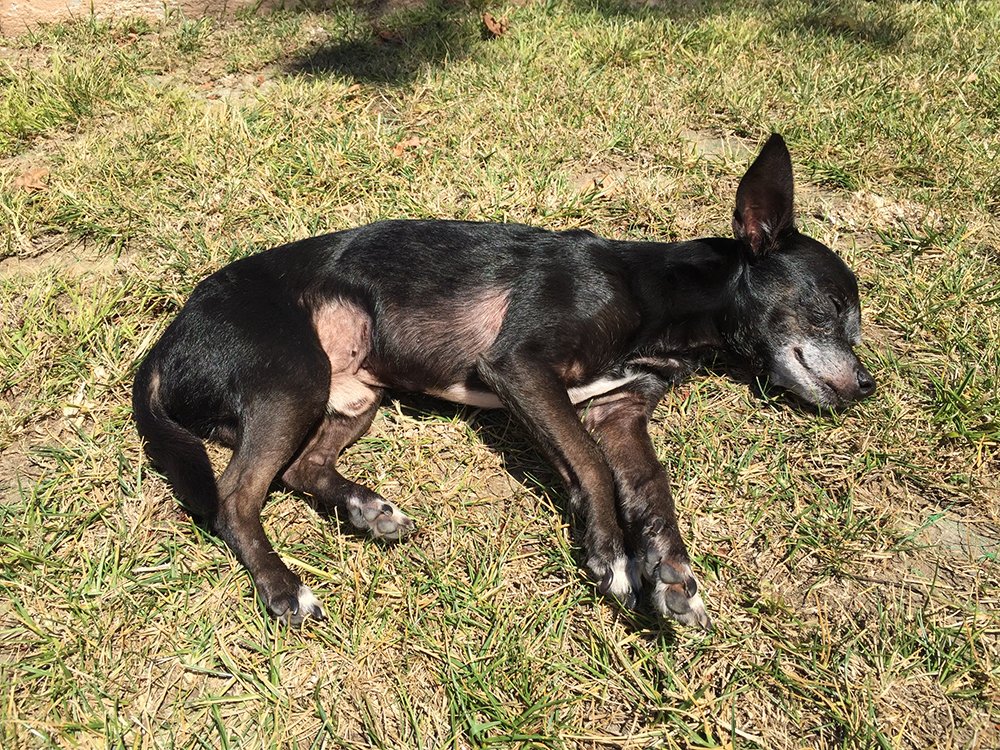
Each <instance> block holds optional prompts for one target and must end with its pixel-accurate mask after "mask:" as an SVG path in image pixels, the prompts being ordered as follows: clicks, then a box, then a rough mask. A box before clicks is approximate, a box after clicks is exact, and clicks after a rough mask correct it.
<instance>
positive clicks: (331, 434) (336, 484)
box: [281, 389, 415, 539]
mask: <svg viewBox="0 0 1000 750" xmlns="http://www.w3.org/2000/svg"><path fill="white" fill-rule="evenodd" d="M358 390H360V389H358ZM370 393H371V396H370V398H371V403H370V405H367V406H363V407H362V408H360V409H357V411H358V413H356V414H354V415H353V416H352V415H350V414H343V413H337V412H335V413H332V414H327V416H326V417H325V418H324V419H323V421H322V422H321V423H320V424H319V426H318V427H317V428H316V431H315V432H314V433H313V435H312V437H311V438H310V439H309V442H308V443H307V444H306V446H305V447H304V448H303V449H302V451H301V452H300V453H299V455H298V456H297V457H296V458H295V461H294V462H293V463H292V464H291V465H290V466H289V467H288V468H287V469H286V470H285V472H284V473H283V474H282V476H281V481H282V482H284V483H285V484H286V485H287V486H288V487H290V488H291V489H293V490H295V491H297V492H303V493H305V494H307V495H309V496H310V497H311V498H312V501H313V503H314V504H315V506H316V508H317V510H318V511H319V512H320V513H323V514H325V515H328V516H333V515H337V516H338V517H341V518H347V519H348V520H349V521H350V522H351V524H352V525H353V526H354V527H355V528H357V529H361V530H364V531H368V532H369V533H371V535H372V536H374V537H377V538H381V539H399V538H401V537H403V536H405V535H407V534H409V533H410V532H412V531H413V530H414V528H415V527H414V524H413V521H412V520H410V518H409V517H408V516H407V515H406V514H405V513H403V512H402V511H401V510H399V508H397V507H396V506H395V505H393V504H392V503H390V502H389V501H388V500H386V499H385V498H383V497H382V496H381V495H379V494H378V493H376V492H372V491H371V490H370V489H368V488H367V487H364V486H362V485H360V484H357V483H356V482H352V481H350V480H349V479H345V478H344V477H343V476H341V474H340V472H338V471H337V469H336V464H337V457H338V456H339V455H340V452H341V451H342V450H344V448H346V447H347V446H348V445H350V444H351V443H353V442H354V441H355V440H357V439H358V438H359V437H361V436H362V435H363V434H364V433H365V432H366V431H367V430H368V427H369V426H370V425H371V423H372V419H373V418H374V417H375V412H376V410H377V409H378V404H379V396H380V394H381V392H380V391H378V390H376V389H370ZM356 403H357V402H356Z"/></svg>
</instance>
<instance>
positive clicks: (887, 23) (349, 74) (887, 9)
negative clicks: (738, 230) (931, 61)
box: [285, 0, 908, 85]
mask: <svg viewBox="0 0 1000 750" xmlns="http://www.w3.org/2000/svg"><path fill="white" fill-rule="evenodd" d="M897 4H898V3H896V2H888V3H885V4H874V3H868V2H860V3H858V2H854V3H847V4H846V5H845V4H841V3H833V2H829V0H813V2H812V3H810V4H809V6H808V7H807V8H806V9H805V10H804V11H802V12H801V14H800V15H798V16H797V17H796V16H792V15H790V14H788V12H787V11H784V10H783V9H782V6H781V4H780V3H772V4H771V6H772V10H771V12H772V13H773V15H774V21H775V30H779V29H782V28H784V29H787V30H790V31H799V32H803V31H804V32H806V33H809V34H813V35H816V36H825V37H838V38H842V39H847V40H850V41H853V42H856V43H862V44H871V45H875V46H878V47H879V48H882V49H887V48H891V47H893V46H896V45H898V44H899V43H900V42H902V41H903V39H905V37H906V35H907V33H908V32H907V30H906V29H905V28H903V26H902V25H901V24H900V23H899V22H898V20H897V14H896V12H895V7H896V5H897ZM325 5H326V7H333V6H337V7H339V8H341V9H342V8H344V7H345V5H346V6H347V7H352V8H353V9H354V10H355V11H356V12H357V13H358V15H359V16H360V17H361V19H362V22H361V24H360V25H359V27H358V28H357V30H356V31H355V32H353V33H351V34H350V35H348V36H345V37H342V38H336V39H332V40H330V41H329V42H327V43H325V44H322V45H320V46H317V47H315V48H314V49H312V50H310V51H308V52H306V53H305V54H302V55H300V56H298V57H295V58H293V59H291V60H289V61H288V63H287V64H286V66H285V70H286V72H287V73H288V74H289V75H311V76H324V75H338V76H343V77H346V78H351V79H354V80H358V81H366V82H372V83H384V84H394V85H401V84H405V83H406V82H408V81H409V80H411V79H412V78H413V77H414V76H415V75H416V74H417V72H418V71H419V70H421V69H422V68H423V67H425V66H427V65H443V64H444V63H445V62H446V61H448V60H460V59H464V58H467V57H469V56H471V55H473V54H475V51H476V49H477V48H479V46H480V45H481V44H483V43H484V41H485V40H488V39H490V38H491V36H490V34H489V33H488V32H487V31H486V29H485V27H484V25H483V21H482V14H483V12H484V10H489V8H490V4H489V2H488V0H374V2H365V0H355V1H354V2H346V3H344V2H337V3H327V4H325ZM570 5H571V7H573V8H574V9H576V10H577V11H578V12H580V13H594V12H596V13H599V14H601V15H604V16H606V17H608V18H615V17H627V18H643V17H662V18H669V19H672V20H675V21H678V22H695V21H697V20H698V19H701V18H705V17H710V16H719V15H723V16H724V15H729V14H731V13H745V5H744V4H743V3H740V2H735V0H687V1H675V0H571V2H570ZM323 6H324V3H322V2H320V3H311V4H306V6H305V7H311V8H312V9H314V10H315V9H316V8H317V7H323ZM855 6H857V7H855ZM783 14H784V15H785V17H784V18H782V15H783ZM512 33H517V31H516V29H515V30H514V31H513V32H512Z"/></svg>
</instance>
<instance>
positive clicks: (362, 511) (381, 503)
mask: <svg viewBox="0 0 1000 750" xmlns="http://www.w3.org/2000/svg"><path fill="white" fill-rule="evenodd" d="M347 510H348V513H349V514H350V518H351V523H352V524H353V525H354V527H355V528H358V529H365V530H367V531H369V532H370V533H371V535H372V536H373V537H375V538H376V539H389V540H393V541H394V540H396V539H402V538H403V537H404V536H407V535H408V534H410V533H412V532H413V531H414V529H416V525H415V524H414V523H413V519H411V518H410V517H409V516H408V515H406V514H405V513H403V511H401V510H400V509H399V508H397V507H396V506H395V505H393V504H392V503H390V502H389V501H388V500H386V499H385V498H383V497H380V496H379V495H376V494H375V493H374V492H373V493H371V494H370V495H368V496H366V497H359V496H357V495H353V496H351V498H350V499H349V500H348V501H347Z"/></svg>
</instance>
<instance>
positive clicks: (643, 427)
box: [584, 385, 711, 630]
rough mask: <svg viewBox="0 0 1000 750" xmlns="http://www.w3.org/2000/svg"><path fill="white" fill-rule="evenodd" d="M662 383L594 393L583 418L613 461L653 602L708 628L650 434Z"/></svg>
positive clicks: (625, 519)
mask: <svg viewBox="0 0 1000 750" xmlns="http://www.w3.org/2000/svg"><path fill="white" fill-rule="evenodd" d="M662 393H663V389H662V387H661V386H658V385H653V386H651V387H650V388H649V392H648V393H647V392H643V391H642V390H641V389H636V390H630V391H626V392H624V393H621V394H616V395H614V396H609V397H606V398H604V399H597V400H595V401H594V402H592V403H591V404H590V405H589V406H588V407H587V408H586V410H585V412H584V424H585V425H586V427H587V429H589V430H590V432H591V434H592V435H593V436H594V437H595V438H596V440H597V443H598V445H600V446H601V450H602V452H603V453H604V455H605V457H606V459H607V462H608V465H609V466H610V467H611V471H612V474H613V475H614V479H615V487H616V490H617V495H616V500H617V505H618V514H619V516H620V517H621V521H622V525H623V526H624V528H625V533H626V536H627V538H628V541H629V543H630V546H631V548H632V549H631V552H632V555H633V560H634V563H635V566H636V567H637V568H638V569H639V571H640V572H641V574H642V576H643V577H644V578H645V579H646V580H648V581H650V582H651V583H652V584H653V591H652V598H653V604H654V606H655V607H656V609H657V610H658V611H659V612H660V614H662V615H664V616H666V617H671V618H673V619H675V620H677V621H678V622H681V623H683V624H685V625H700V626H701V627H702V628H704V629H705V630H709V629H711V621H710V619H709V617H708V613H707V612H706V611H705V605H704V603H703V602H702V600H701V596H700V595H699V594H698V582H697V580H696V579H695V577H694V574H693V573H692V572H691V562H690V559H689V558H688V552H687V548H686V547H685V546H684V541H683V540H682V539H681V534H680V529H679V528H678V526H677V512H676V509H675V508H674V499H673V496H672V495H671V493H670V480H669V478H668V477H667V472H666V470H665V469H664V468H663V465H662V464H660V462H659V460H657V458H656V452H655V451H654V449H653V444H652V442H651V441H650V439H649V432H648V429H647V428H648V424H649V417H650V415H651V414H652V413H653V409H654V407H655V406H656V404H657V402H658V401H659V400H660V396H661V395H662Z"/></svg>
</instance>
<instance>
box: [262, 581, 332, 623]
mask: <svg viewBox="0 0 1000 750" xmlns="http://www.w3.org/2000/svg"><path fill="white" fill-rule="evenodd" d="M267 609H268V611H269V612H270V613H271V614H272V615H273V616H274V618H275V619H277V620H280V621H281V622H283V623H285V624H286V625H291V626H292V627H298V626H299V625H301V624H302V623H303V622H304V621H305V620H306V619H310V618H311V619H313V620H325V619H326V615H325V614H324V613H323V606H322V605H321V604H320V603H319V599H317V598H316V597H315V596H314V595H313V592H312V591H310V590H309V587H308V586H304V585H302V584H300V585H299V587H298V590H297V591H295V592H294V593H288V594H284V595H279V596H275V597H272V598H271V600H270V601H269V602H267Z"/></svg>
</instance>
